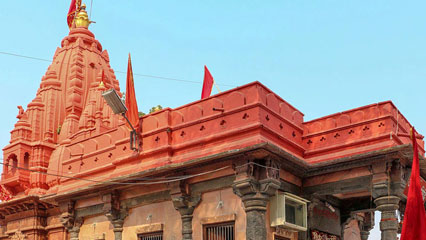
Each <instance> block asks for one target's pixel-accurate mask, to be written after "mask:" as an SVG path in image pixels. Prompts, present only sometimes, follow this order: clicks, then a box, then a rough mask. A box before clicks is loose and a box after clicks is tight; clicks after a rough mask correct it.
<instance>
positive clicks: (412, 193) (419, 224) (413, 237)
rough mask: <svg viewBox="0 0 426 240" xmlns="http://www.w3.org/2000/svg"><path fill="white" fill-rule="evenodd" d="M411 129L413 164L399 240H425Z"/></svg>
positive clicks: (425, 215)
mask: <svg viewBox="0 0 426 240" xmlns="http://www.w3.org/2000/svg"><path fill="white" fill-rule="evenodd" d="M411 131H412V132H411V138H412V141H413V165H412V168H411V177H410V186H409V187H408V196H407V205H406V207H405V214H404V221H403V223H402V232H401V240H426V213H425V208H424V205H423V203H424V202H423V197H422V190H421V185H420V167H419V150H418V149H417V140H416V130H414V128H412V129H411Z"/></svg>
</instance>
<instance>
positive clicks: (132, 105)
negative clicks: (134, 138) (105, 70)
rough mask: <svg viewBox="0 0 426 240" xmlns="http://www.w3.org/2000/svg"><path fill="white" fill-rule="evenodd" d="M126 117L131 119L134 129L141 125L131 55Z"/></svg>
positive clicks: (127, 82) (128, 67)
mask: <svg viewBox="0 0 426 240" xmlns="http://www.w3.org/2000/svg"><path fill="white" fill-rule="evenodd" d="M126 108H127V112H126V116H127V118H128V119H129V121H130V123H131V124H132V125H133V127H135V128H136V126H137V125H138V124H139V112H138V103H137V102H136V95H135V85H134V82H133V71H132V61H131V60H130V53H129V62H128V64H127V79H126Z"/></svg>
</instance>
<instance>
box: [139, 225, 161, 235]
mask: <svg viewBox="0 0 426 240" xmlns="http://www.w3.org/2000/svg"><path fill="white" fill-rule="evenodd" d="M163 227H164V226H163V224H162V223H151V224H145V225H142V226H140V227H138V228H136V234H144V233H152V232H161V231H163Z"/></svg>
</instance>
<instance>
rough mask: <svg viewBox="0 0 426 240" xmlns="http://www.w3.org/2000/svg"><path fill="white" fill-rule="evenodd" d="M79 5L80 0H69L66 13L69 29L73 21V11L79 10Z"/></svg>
mask: <svg viewBox="0 0 426 240" xmlns="http://www.w3.org/2000/svg"><path fill="white" fill-rule="evenodd" d="M80 6H81V0H71V5H70V9H69V10H68V15H67V23H68V27H69V28H70V29H71V27H72V23H73V21H74V17H75V13H76V12H77V11H79V10H80Z"/></svg>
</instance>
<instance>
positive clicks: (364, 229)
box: [358, 212, 374, 240]
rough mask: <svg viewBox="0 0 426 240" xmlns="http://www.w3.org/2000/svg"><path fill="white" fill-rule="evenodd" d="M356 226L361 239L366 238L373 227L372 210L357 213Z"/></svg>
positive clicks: (365, 239) (364, 239)
mask: <svg viewBox="0 0 426 240" xmlns="http://www.w3.org/2000/svg"><path fill="white" fill-rule="evenodd" d="M358 215H359V216H360V217H361V218H359V219H358V226H359V230H360V234H361V240H368V236H369V235H370V231H371V229H372V228H373V227H374V212H364V213H360V214H358Z"/></svg>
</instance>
